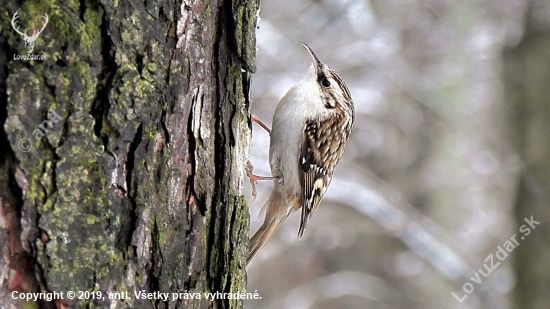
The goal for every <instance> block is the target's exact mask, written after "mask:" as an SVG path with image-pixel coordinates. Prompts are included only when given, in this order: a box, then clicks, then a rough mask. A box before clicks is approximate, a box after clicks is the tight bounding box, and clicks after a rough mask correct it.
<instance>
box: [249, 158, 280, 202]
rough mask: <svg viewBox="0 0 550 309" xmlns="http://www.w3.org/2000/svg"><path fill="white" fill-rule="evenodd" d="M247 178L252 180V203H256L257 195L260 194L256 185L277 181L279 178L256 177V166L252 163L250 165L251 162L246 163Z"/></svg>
mask: <svg viewBox="0 0 550 309" xmlns="http://www.w3.org/2000/svg"><path fill="white" fill-rule="evenodd" d="M245 171H246V176H247V177H248V179H249V180H250V187H251V188H252V203H254V201H256V195H257V194H258V191H257V190H256V184H257V183H258V181H260V180H277V179H278V178H277V177H274V176H258V175H254V174H253V173H252V172H253V171H254V166H253V165H252V163H250V160H249V161H248V162H246V168H245Z"/></svg>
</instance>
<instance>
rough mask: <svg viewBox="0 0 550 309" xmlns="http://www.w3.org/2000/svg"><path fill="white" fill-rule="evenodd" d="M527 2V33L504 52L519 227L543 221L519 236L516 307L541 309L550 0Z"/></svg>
mask: <svg viewBox="0 0 550 309" xmlns="http://www.w3.org/2000/svg"><path fill="white" fill-rule="evenodd" d="M543 3H544V4H543ZM528 6H529V9H528V10H527V14H526V17H525V20H526V22H525V33H524V36H523V38H522V40H521V41H520V42H519V44H518V45H517V46H515V47H513V48H510V49H508V50H507V51H506V52H505V71H504V72H505V82H506V88H505V89H506V98H507V100H508V102H509V104H510V111H511V113H510V120H511V123H512V124H513V127H512V129H513V131H512V132H513V139H514V142H515V146H516V148H517V150H518V153H519V154H520V156H521V160H522V162H523V169H522V173H521V178H520V180H519V183H518V189H517V190H518V197H517V201H516V209H515V212H516V218H517V222H518V227H519V226H521V225H524V224H525V222H524V218H531V216H532V217H533V219H534V220H535V221H537V222H540V225H537V226H536V229H535V230H533V231H532V232H531V233H530V234H529V235H526V236H525V239H523V237H521V238H522V240H521V245H520V246H519V247H518V248H517V249H516V250H517V251H514V254H515V268H516V276H517V283H516V288H515V293H514V294H515V308H533V309H538V308H541V309H542V308H548V304H550V293H549V292H550V264H549V263H548V261H549V260H550V250H549V247H548V246H547V244H548V243H550V236H549V235H550V225H549V223H550V222H549V221H548V218H550V210H549V208H548V205H549V202H548V201H549V199H550V196H549V192H550V177H549V176H550V138H549V137H550V135H549V134H548V133H549V132H550V113H549V111H550V99H549V98H550V87H548V86H549V82H548V81H549V80H550V31H549V28H548V25H550V23H549V22H548V19H541V18H542V17H541V16H543V15H540V12H545V9H546V11H548V10H549V9H550V4H548V3H547V2H543V1H541V2H538V3H537V1H528ZM545 7H546V8H545ZM545 24H546V25H545ZM545 244H546V245H545Z"/></svg>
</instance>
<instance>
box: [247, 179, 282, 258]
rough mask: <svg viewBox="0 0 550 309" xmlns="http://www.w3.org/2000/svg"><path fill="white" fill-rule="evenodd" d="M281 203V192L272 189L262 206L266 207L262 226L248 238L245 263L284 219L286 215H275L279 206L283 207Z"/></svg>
mask: <svg viewBox="0 0 550 309" xmlns="http://www.w3.org/2000/svg"><path fill="white" fill-rule="evenodd" d="M281 203H284V201H283V198H282V196H281V194H280V193H279V192H278V191H277V190H276V189H274V190H273V192H272V193H271V196H270V197H269V199H268V200H267V201H266V203H265V205H264V207H266V206H267V207H266V208H267V210H266V215H265V219H264V223H263V224H262V226H261V227H260V228H259V229H258V231H256V233H254V236H252V238H250V245H249V247H248V259H247V261H246V264H247V265H248V264H249V263H250V261H251V260H252V258H254V257H255V256H256V254H258V252H260V250H261V249H262V248H263V247H264V245H265V244H266V242H267V240H268V239H269V238H270V237H271V235H273V233H274V232H275V231H276V230H277V228H278V227H279V226H280V225H281V224H282V223H283V222H284V221H285V219H286V217H287V216H284V217H280V215H277V211H280V210H281V207H285V206H284V205H282V204H281Z"/></svg>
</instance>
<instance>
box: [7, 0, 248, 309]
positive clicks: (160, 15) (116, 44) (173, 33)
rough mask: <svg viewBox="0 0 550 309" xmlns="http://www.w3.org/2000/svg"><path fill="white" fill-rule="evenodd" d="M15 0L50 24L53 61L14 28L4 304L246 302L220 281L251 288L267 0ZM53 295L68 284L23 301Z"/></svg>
mask: <svg viewBox="0 0 550 309" xmlns="http://www.w3.org/2000/svg"><path fill="white" fill-rule="evenodd" d="M3 8H4V10H3V13H2V17H3V18H2V19H3V20H4V21H5V22H4V24H5V25H6V24H7V23H6V21H8V20H11V19H12V17H13V15H14V13H15V12H16V11H17V10H19V16H20V17H19V19H17V25H18V26H20V31H22V30H23V29H34V28H39V27H41V25H42V23H43V21H44V19H43V17H42V16H43V15H44V13H47V15H48V17H49V23H48V24H47V25H46V27H45V28H44V31H43V32H42V33H41V34H40V35H39V36H38V39H37V40H36V42H35V45H36V46H35V47H34V51H33V52H32V53H33V54H35V55H45V58H46V59H45V60H30V61H28V60H20V59H19V60H14V59H17V58H18V57H19V56H17V55H24V54H27V51H26V50H25V46H24V42H23V39H22V38H21V36H20V35H18V34H17V33H16V32H15V30H14V29H13V28H11V27H4V28H3V29H2V36H1V38H0V40H1V42H0V44H1V45H2V51H3V53H2V55H0V68H1V70H0V100H1V108H0V120H1V122H2V124H3V127H2V129H0V143H1V145H2V146H1V147H2V152H1V158H0V164H1V166H0V177H1V179H0V186H1V188H0V203H1V205H0V206H1V211H2V212H1V214H2V216H1V218H2V219H1V220H3V222H0V223H4V224H0V242H2V243H6V244H7V246H2V248H1V250H2V252H1V253H2V256H3V257H4V261H3V262H2V263H3V267H2V269H1V270H0V273H2V274H3V275H2V277H0V281H1V282H2V287H3V289H2V290H1V291H0V293H1V294H0V298H1V301H0V302H1V303H2V304H3V305H5V306H9V305H14V306H15V308H19V307H24V306H26V305H30V306H29V307H25V308H40V307H43V308H66V306H67V305H68V306H71V308H108V307H109V308H242V300H240V299H233V298H234V297H229V296H228V295H225V296H222V295H219V294H218V295H217V297H215V298H214V299H213V300H211V299H207V298H206V297H205V294H204V293H210V292H212V293H216V292H220V293H236V292H239V293H240V292H246V290H245V289H246V273H245V270H246V253H247V243H248V236H247V235H248V207H247V205H246V202H245V199H244V198H243V196H242V193H241V192H242V184H243V169H244V162H245V161H246V158H247V156H248V148H249V139H250V122H249V117H248V114H249V96H248V94H249V91H248V87H249V82H250V73H249V72H254V70H255V68H254V61H255V27H256V14H257V9H258V3H257V0H251V1H237V0H235V1H231V0H225V1H223V0H218V1H198V0H195V1H187V2H172V1H168V2H163V1H145V2H139V3H137V2H125V1H118V2H117V1H115V2H111V1H99V2H96V1H92V2H90V1H86V0H83V1H80V2H78V1H77V2H66V1H49V2H48V1H46V2H32V3H31V2H25V3H24V4H23V5H22V6H21V7H18V6H16V4H14V3H13V2H9V1H3ZM27 33H29V34H30V33H31V30H29V31H27ZM12 54H13V55H12ZM8 267H9V269H8ZM8 284H9V287H8ZM42 291H47V292H54V291H55V292H59V293H61V292H63V293H64V294H62V297H61V298H62V299H58V300H51V301H48V300H41V301H39V302H33V301H29V302H25V301H23V300H19V299H14V298H13V296H16V298H18V296H19V295H21V294H18V293H21V292H25V293H28V292H42ZM69 291H72V292H76V295H75V298H74V299H71V298H70V295H69V294H68V293H69ZM141 291H143V292H155V291H160V292H164V293H169V294H168V298H169V299H168V300H167V301H164V300H163V299H161V296H160V295H159V294H154V295H152V297H153V299H142V298H141V297H136V294H135V293H138V292H141ZM81 292H84V293H81ZM85 292H94V293H90V294H86V293H85ZM116 292H119V293H123V294H119V295H117V294H114V293H116ZM126 292H127V294H126ZM172 293H176V294H172ZM196 293H200V295H197V294H196ZM233 295H235V294H233ZM58 296H59V294H58ZM79 296H80V297H81V298H83V299H78V298H79ZM117 296H118V297H119V298H118V299H110V298H113V297H117ZM120 296H123V297H125V299H120ZM142 296H143V295H142ZM174 296H178V297H180V298H191V297H192V296H194V297H195V298H197V296H200V298H199V299H179V300H173V297H174ZM214 296H216V295H214ZM241 297H242V296H241Z"/></svg>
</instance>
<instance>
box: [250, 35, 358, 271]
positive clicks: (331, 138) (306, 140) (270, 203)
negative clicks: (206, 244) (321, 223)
mask: <svg viewBox="0 0 550 309" xmlns="http://www.w3.org/2000/svg"><path fill="white" fill-rule="evenodd" d="M301 44H302V45H303V46H304V48H305V49H306V50H307V52H308V53H309V55H310V56H311V60H312V62H313V63H312V66H311V69H310V70H309V72H308V74H307V75H306V76H305V78H303V79H302V80H301V81H299V82H298V83H297V84H295V85H294V86H293V87H292V88H290V90H289V91H288V92H287V93H286V95H285V96H284V97H283V98H282V99H281V101H279V104H278V105H277V108H276V109H275V113H274V114H273V121H272V129H271V132H270V134H271V140H270V144H269V164H270V167H271V174H272V176H271V177H261V176H256V175H253V174H252V169H251V165H249V170H247V174H248V176H249V177H250V182H251V184H252V186H253V195H254V194H255V183H256V182H257V181H258V180H266V179H268V180H272V181H273V182H274V184H275V186H274V188H273V191H272V192H271V195H270V197H269V199H268V200H267V201H266V202H265V204H264V208H265V209H266V214H265V219H264V222H263V224H262V226H261V227H260V228H259V229H258V231H257V232H256V233H255V234H254V236H252V238H251V239H250V247H249V253H248V260H247V265H248V264H249V263H250V261H251V260H252V259H253V258H254V256H256V254H258V252H259V251H260V250H261V249H262V248H263V246H264V245H265V244H266V242H267V240H268V239H269V238H270V237H271V235H273V233H274V232H275V230H277V228H278V227H279V226H280V225H281V224H282V223H283V222H284V221H285V220H286V218H288V216H289V215H290V214H291V213H293V212H295V211H297V210H299V209H301V212H302V215H301V221H300V228H299V230H298V238H301V237H302V235H303V233H304V230H305V228H306V226H307V222H308V220H309V218H310V217H311V215H312V214H313V213H314V212H315V210H317V208H318V207H319V203H320V202H321V199H322V198H323V195H324V194H325V192H326V190H327V188H328V186H329V184H330V182H331V180H332V175H333V173H334V168H335V167H336V165H337V164H338V162H339V161H340V158H341V157H342V154H343V153H344V149H345V147H346V144H347V141H348V139H349V136H350V133H351V129H352V127H353V122H354V118H355V109H354V105H353V100H352V98H351V94H350V92H349V89H348V87H347V86H346V84H345V83H344V81H343V80H342V78H340V76H339V75H338V74H337V73H336V72H335V71H334V70H332V69H331V68H329V67H328V66H327V65H326V64H324V63H322V62H321V61H319V59H318V58H317V56H316V55H315V53H313V50H311V48H309V46H307V45H306V44H304V43H301ZM252 120H253V121H254V122H257V123H258V124H260V125H261V126H262V127H264V128H265V129H266V130H267V131H268V132H269V131H270V130H269V128H268V127H267V126H266V125H264V124H263V123H262V122H261V121H260V120H259V119H258V118H257V117H255V116H253V117H252Z"/></svg>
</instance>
